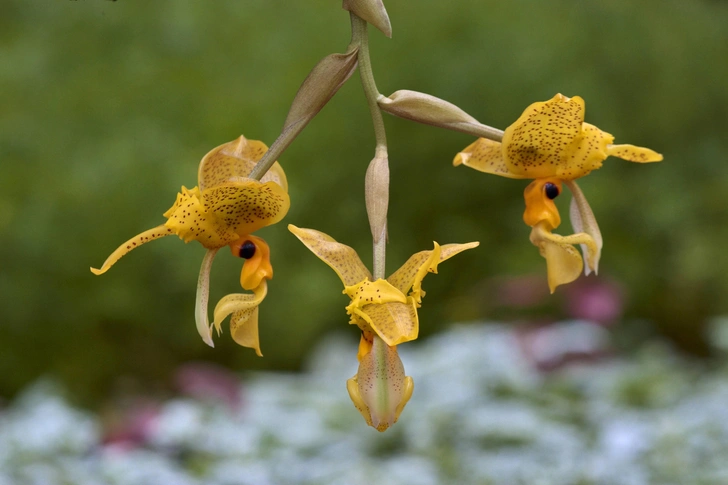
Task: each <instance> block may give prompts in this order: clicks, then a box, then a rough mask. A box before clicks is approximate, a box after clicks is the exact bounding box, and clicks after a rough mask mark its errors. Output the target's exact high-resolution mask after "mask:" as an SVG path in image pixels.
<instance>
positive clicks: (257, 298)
mask: <svg viewBox="0 0 728 485" xmlns="http://www.w3.org/2000/svg"><path fill="white" fill-rule="evenodd" d="M267 293H268V284H267V283H266V280H263V281H262V282H261V284H260V286H258V287H257V288H255V289H254V290H253V293H252V294H251V293H233V294H230V295H227V296H225V297H223V298H221V299H220V301H219V302H218V303H217V305H216V306H215V310H214V311H213V318H214V322H213V325H214V326H215V329H216V330H217V333H218V335H219V334H220V333H221V332H222V327H221V324H222V321H223V320H225V318H226V317H227V316H228V315H230V314H232V317H231V318H230V335H231V336H232V338H233V340H235V342H237V343H238V344H239V345H241V346H243V347H248V348H252V349H254V350H255V353H256V354H258V356H259V357H262V356H263V354H262V353H261V351H260V341H259V338H258V306H259V305H260V304H261V303H262V302H263V300H264V299H265V296H266V294H267Z"/></svg>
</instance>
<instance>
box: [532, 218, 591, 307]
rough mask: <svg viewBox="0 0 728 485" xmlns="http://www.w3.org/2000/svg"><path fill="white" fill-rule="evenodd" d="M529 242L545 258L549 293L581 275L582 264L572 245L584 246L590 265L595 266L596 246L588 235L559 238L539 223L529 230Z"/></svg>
mask: <svg viewBox="0 0 728 485" xmlns="http://www.w3.org/2000/svg"><path fill="white" fill-rule="evenodd" d="M531 242H532V243H533V244H534V245H535V246H537V247H538V248H539V252H540V253H541V256H543V257H544V258H546V269H547V273H548V282H549V289H550V290H551V293H553V292H554V290H556V287H557V286H560V285H563V284H566V283H571V282H572V281H574V280H575V279H577V278H578V277H579V274H580V273H581V270H582V268H583V262H582V259H581V255H580V254H579V251H577V250H576V248H574V246H573V244H584V245H586V247H587V253H588V254H589V256H590V258H592V262H591V263H590V264H592V265H595V264H596V263H595V262H594V261H593V258H594V257H595V256H596V254H597V246H596V243H595V242H594V240H593V239H592V238H591V236H589V235H588V234H585V233H579V234H573V235H571V236H560V235H558V234H552V233H551V232H550V231H548V230H547V229H546V228H545V226H544V223H540V224H538V225H536V226H534V227H533V229H532V230H531Z"/></svg>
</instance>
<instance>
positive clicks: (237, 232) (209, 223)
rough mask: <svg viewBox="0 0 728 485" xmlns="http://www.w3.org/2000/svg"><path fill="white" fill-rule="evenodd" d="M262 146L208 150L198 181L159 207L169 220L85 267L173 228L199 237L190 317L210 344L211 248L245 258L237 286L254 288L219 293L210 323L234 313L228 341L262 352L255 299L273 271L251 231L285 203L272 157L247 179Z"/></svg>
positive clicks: (276, 216)
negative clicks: (198, 262) (199, 264)
mask: <svg viewBox="0 0 728 485" xmlns="http://www.w3.org/2000/svg"><path fill="white" fill-rule="evenodd" d="M267 150H268V147H267V146H266V145H265V144H264V143H263V142H260V141H257V140H247V139H246V138H245V137H244V136H240V138H238V139H236V140H234V141H231V142H229V143H225V144H224V145H220V146H219V147H217V148H214V149H213V150H211V151H210V152H209V153H208V154H207V155H205V156H204V157H203V158H202V161H201V162H200V166H199V170H198V186H197V187H194V188H192V189H187V188H186V187H182V190H181V191H180V193H178V194H177V200H176V201H175V203H174V205H173V206H172V207H171V208H170V209H169V210H168V211H167V212H165V213H164V217H166V218H167V221H166V222H165V223H164V224H161V225H159V226H157V227H155V228H152V229H149V230H147V231H144V232H142V233H141V234H138V235H136V236H134V237H133V238H131V239H129V240H128V241H126V242H125V243H124V244H122V245H121V246H119V247H118V248H117V249H116V250H115V251H114V252H113V253H111V255H110V256H109V257H108V258H107V259H106V261H105V262H104V264H103V265H102V266H101V268H100V269H95V268H91V272H93V273H94V274H96V275H100V274H103V273H105V272H106V271H108V270H109V268H111V267H112V266H113V265H114V264H115V263H116V262H117V261H118V260H119V259H121V258H122V257H123V256H124V255H126V254H127V253H129V252H130V251H131V250H133V249H136V248H138V247H139V246H141V245H142V244H146V243H148V242H150V241H153V240H155V239H159V238H160V237H164V236H170V235H172V234H176V235H177V236H179V238H180V239H182V240H183V241H184V242H185V243H188V242H190V241H198V242H199V243H200V244H202V246H203V247H204V248H205V249H207V253H206V254H205V257H204V258H203V261H202V267H201V268H200V275H199V279H198V284H197V299H196V305H195V321H196V325H197V330H198V332H199V334H200V336H201V337H202V340H203V341H204V342H205V343H206V344H208V345H209V346H210V347H214V344H213V342H212V325H210V323H209V321H208V315H207V303H208V300H209V282H210V268H211V266H212V261H213V259H214V257H215V255H216V254H217V251H218V250H219V249H220V248H222V247H225V246H229V247H230V249H231V251H232V253H233V255H235V256H238V257H241V258H243V259H244V260H245V262H244V263H243V269H242V272H241V274H240V284H241V286H242V287H243V289H245V290H252V291H253V293H252V294H235V295H228V296H226V297H224V298H223V299H222V300H221V301H220V303H219V304H218V305H217V307H216V308H215V312H214V313H215V321H214V326H215V327H216V328H217V330H218V333H219V332H220V322H221V321H222V319H223V318H225V316H227V315H229V314H231V313H232V314H233V316H232V319H231V322H230V328H231V334H232V337H233V339H234V340H235V341H236V342H237V343H238V344H240V345H242V346H244V347H251V348H253V349H255V351H256V353H257V354H258V355H261V353H260V345H259V342H258V305H259V304H260V303H261V302H262V301H263V299H264V298H265V295H266V292H267V284H266V280H268V279H270V278H272V277H273V268H272V267H271V264H270V249H269V247H268V245H267V244H266V243H265V241H264V240H263V239H261V238H259V237H256V236H252V235H251V234H252V233H253V232H255V231H257V230H258V229H260V228H262V227H265V226H269V225H271V224H275V223H276V222H278V221H280V220H281V219H283V217H284V216H285V215H286V213H287V212H288V208H289V207H290V200H289V197H288V183H287V181H286V175H285V173H284V172H283V168H282V167H281V166H280V165H279V164H278V162H276V163H275V164H273V166H272V168H271V169H270V170H269V171H268V172H267V173H266V175H265V176H263V177H262V179H261V180H260V181H258V180H253V179H251V178H248V177H247V175H248V174H249V173H250V172H251V170H252V169H253V167H254V166H255V164H256V162H257V161H258V160H259V159H260V158H261V157H262V156H263V154H264V153H265V152H266V151H267Z"/></svg>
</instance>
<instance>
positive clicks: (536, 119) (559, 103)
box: [453, 94, 662, 293]
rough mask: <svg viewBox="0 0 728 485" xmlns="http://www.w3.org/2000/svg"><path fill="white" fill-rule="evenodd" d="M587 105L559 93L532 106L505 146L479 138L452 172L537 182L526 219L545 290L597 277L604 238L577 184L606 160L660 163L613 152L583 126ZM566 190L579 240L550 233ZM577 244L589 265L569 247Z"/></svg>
mask: <svg viewBox="0 0 728 485" xmlns="http://www.w3.org/2000/svg"><path fill="white" fill-rule="evenodd" d="M584 113H585V106H584V100H583V99H581V98H580V97H579V96H574V97H573V98H567V97H566V96H563V95H561V94H557V95H556V96H554V97H553V98H552V99H550V100H548V101H545V102H538V103H533V104H532V105H531V106H529V107H528V108H526V110H525V111H524V112H523V114H522V115H521V116H520V117H519V118H518V119H517V120H516V122H515V123H513V124H512V125H511V126H509V127H508V128H507V129H506V130H505V132H504V134H503V141H502V143H499V142H496V141H492V140H488V139H485V138H480V139H478V140H477V141H476V142H474V143H472V144H471V145H469V146H468V147H467V148H465V149H464V150H463V151H462V152H460V153H458V154H457V155H456V156H455V159H454V160H453V165H455V166H458V165H465V166H467V167H470V168H473V169H475V170H479V171H481V172H485V173H490V174H494V175H500V176H501V177H508V178H513V179H534V181H533V182H532V183H531V184H530V185H529V186H528V187H526V190H525V192H524V198H525V201H526V211H525V213H524V214H523V220H524V222H525V223H526V224H528V225H529V226H531V228H532V229H531V237H530V239H531V242H532V243H533V244H534V245H535V246H537V247H538V248H539V251H540V253H541V255H542V256H543V257H544V258H546V264H547V271H548V282H549V288H550V289H551V292H552V293H553V292H554V290H555V289H556V287H557V286H559V285H563V284H566V283H570V282H572V281H574V280H575V279H576V278H578V277H579V274H580V273H581V270H582V267H584V269H585V273H586V274H587V275H588V274H589V273H590V272H592V271H594V273H596V272H597V270H598V265H599V258H600V256H601V249H602V236H601V233H600V231H599V226H598V225H597V221H596V219H595V218H594V214H593V212H592V210H591V207H589V203H588V202H587V201H586V198H585V197H584V194H583V193H582V192H581V189H579V186H578V185H577V184H576V182H575V179H577V178H580V177H583V176H584V175H587V174H588V173H590V172H591V171H593V170H597V169H598V168H600V167H601V166H602V162H603V161H604V160H605V159H606V158H607V157H609V156H615V157H618V158H621V159H623V160H627V161H630V162H637V163H648V162H659V161H661V160H662V155H660V154H659V153H657V152H655V151H653V150H650V149H649V148H643V147H638V146H634V145H614V144H613V142H614V137H613V136H612V135H610V134H609V133H606V132H604V131H601V130H600V129H599V128H597V127H596V126H594V125H590V124H589V123H585V122H584ZM562 183H565V184H566V185H567V186H568V187H569V189H570V190H571V193H572V199H571V206H570V210H569V214H570V218H571V224H572V226H573V228H574V231H576V234H573V235H571V236H559V235H558V234H552V231H553V230H554V229H556V228H557V227H558V226H559V224H560V223H561V218H560V216H559V212H558V209H557V208H556V205H555V204H554V202H553V199H555V198H556V197H557V196H558V195H559V194H560V193H561V189H562ZM574 244H579V245H581V248H582V252H583V253H584V256H585V259H586V265H584V263H583V262H582V257H581V256H580V255H579V253H578V251H577V250H576V249H575V248H574V246H573V245H574Z"/></svg>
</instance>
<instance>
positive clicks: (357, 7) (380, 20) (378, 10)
mask: <svg viewBox="0 0 728 485" xmlns="http://www.w3.org/2000/svg"><path fill="white" fill-rule="evenodd" d="M343 7H344V10H348V11H349V12H351V13H353V14H354V15H356V16H357V17H360V18H362V19H364V20H366V21H367V22H369V23H370V24H372V25H373V26H374V27H376V28H378V29H379V30H381V31H382V33H383V34H384V35H386V36H387V37H392V24H391V23H390V21H389V15H387V9H386V8H384V4H383V3H382V0H344V4H343Z"/></svg>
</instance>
